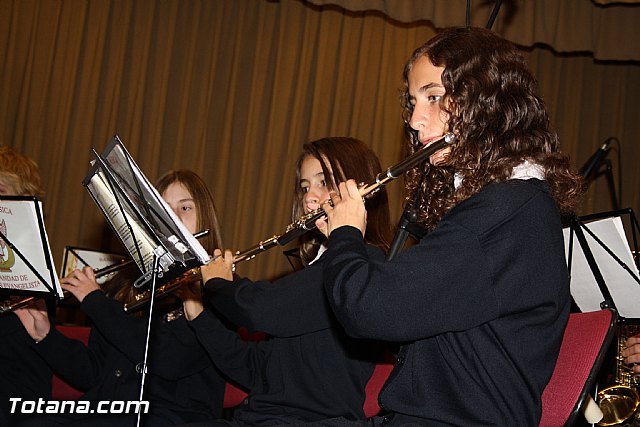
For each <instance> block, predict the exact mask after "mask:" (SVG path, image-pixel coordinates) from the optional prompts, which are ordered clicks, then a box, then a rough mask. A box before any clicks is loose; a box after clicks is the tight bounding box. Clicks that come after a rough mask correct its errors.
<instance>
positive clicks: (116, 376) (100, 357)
mask: <svg viewBox="0 0 640 427" xmlns="http://www.w3.org/2000/svg"><path fill="white" fill-rule="evenodd" d="M81 309H82V310H83V311H84V312H85V313H86V314H87V315H88V316H90V317H91V320H92V321H93V324H94V326H93V327H92V329H91V333H90V336H89V345H88V347H86V346H85V345H84V344H83V343H81V342H79V341H76V340H72V339H69V338H66V337H65V336H63V335H62V334H61V333H59V332H58V331H56V330H55V329H53V328H52V330H51V332H50V333H49V334H48V335H47V337H45V339H43V340H42V341H40V342H39V343H38V344H34V345H35V348H36V350H37V351H38V353H40V355H41V356H42V357H43V358H44V359H45V360H46V361H47V363H49V364H50V365H51V366H52V367H53V369H54V371H55V372H56V373H57V374H58V375H59V376H60V377H62V378H63V379H65V380H66V381H68V382H69V383H70V384H72V385H73V386H74V387H76V388H78V389H80V390H85V391H86V394H85V395H84V396H83V397H82V400H90V401H99V400H138V397H139V392H140V378H141V375H140V373H139V372H140V367H141V363H142V362H143V360H144V345H145V337H146V327H147V318H146V317H144V316H143V317H142V318H135V317H133V316H131V315H128V314H126V313H125V312H124V311H123V309H122V305H121V304H120V303H118V302H116V301H114V300H112V299H110V298H108V297H106V296H105V295H104V293H102V292H100V291H95V292H92V293H90V294H89V295H87V296H86V297H85V299H84V300H83V302H82V305H81ZM152 330H153V333H152V335H151V337H150V343H149V359H148V369H147V378H146V382H145V389H144V394H143V399H145V400H149V401H150V410H151V412H155V413H157V412H159V411H160V412H162V413H166V414H167V417H171V418H172V419H175V421H176V422H180V421H181V422H188V421H198V420H207V419H211V418H216V417H219V416H220V414H221V412H222V400H223V396H224V387H225V383H224V380H223V379H222V378H221V377H220V375H219V374H218V372H217V370H216V369H215V367H214V366H213V364H212V362H211V360H210V359H209V357H208V355H207V354H206V352H205V351H204V349H202V346H200V344H199V342H198V340H197V339H196V337H195V335H194V334H193V332H192V331H191V329H190V328H189V327H188V326H187V324H186V321H185V319H184V318H179V319H177V320H174V321H172V322H168V323H163V321H162V319H161V318H154V319H153V323H152Z"/></svg>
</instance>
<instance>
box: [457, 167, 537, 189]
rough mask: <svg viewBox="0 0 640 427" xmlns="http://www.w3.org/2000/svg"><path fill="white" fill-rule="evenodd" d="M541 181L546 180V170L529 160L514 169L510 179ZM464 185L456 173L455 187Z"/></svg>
mask: <svg viewBox="0 0 640 427" xmlns="http://www.w3.org/2000/svg"><path fill="white" fill-rule="evenodd" d="M532 178H535V179H539V180H544V168H543V167H542V166H540V165H539V164H537V163H531V162H530V161H529V160H525V161H524V162H522V163H520V164H519V165H518V166H515V167H514V168H513V171H512V172H511V176H510V177H509V179H532ZM461 184H462V176H460V174H459V173H457V172H456V173H455V175H454V176H453V185H454V187H455V188H456V189H457V188H458V187H460V185H461Z"/></svg>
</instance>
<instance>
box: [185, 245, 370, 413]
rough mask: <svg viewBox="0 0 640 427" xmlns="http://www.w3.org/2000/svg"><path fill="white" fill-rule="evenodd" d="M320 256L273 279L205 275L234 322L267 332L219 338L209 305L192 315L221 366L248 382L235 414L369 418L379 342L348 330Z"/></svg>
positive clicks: (215, 300)
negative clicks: (248, 338) (328, 289)
mask: <svg viewBox="0 0 640 427" xmlns="http://www.w3.org/2000/svg"><path fill="white" fill-rule="evenodd" d="M371 251H372V256H377V257H380V258H382V257H383V254H382V253H381V252H379V251H376V250H375V249H373V248H372V249H371ZM374 251H375V252H376V254H375V255H374V254H373V252H374ZM321 263H322V258H321V259H320V260H319V261H317V262H316V263H314V264H313V265H311V266H309V267H307V268H305V269H303V270H301V271H298V272H296V273H293V274H291V275H288V276H286V277H284V278H282V279H279V280H276V281H274V282H266V281H261V282H252V281H250V280H248V279H240V280H236V281H234V282H228V281H226V280H222V279H212V280H209V281H208V282H207V284H206V288H207V295H208V298H209V301H210V302H211V304H212V305H213V307H214V308H215V309H217V310H218V311H219V312H221V313H222V314H223V315H224V316H225V317H226V318H227V319H228V320H230V321H231V322H233V323H234V324H237V325H239V326H245V327H247V328H249V329H250V330H254V331H262V332H265V333H267V334H268V335H269V338H268V339H267V340H266V341H264V342H259V343H248V344H247V343H239V344H237V345H235V346H233V345H229V344H225V345H221V342H222V341H221V340H222V339H223V338H221V337H220V336H219V335H220V334H219V332H222V333H223V334H224V330H222V329H221V328H220V327H217V328H213V327H212V326H213V324H214V323H215V322H217V321H216V320H215V318H214V317H213V316H212V315H210V314H209V313H207V312H205V313H204V315H201V316H199V317H198V318H197V319H195V321H193V322H191V323H192V325H193V327H194V328H195V330H196V333H197V335H198V337H199V338H200V339H201V341H202V342H203V344H204V346H205V347H206V348H207V349H209V351H210V353H211V354H212V358H213V360H214V362H215V363H216V364H218V366H219V368H220V369H221V370H222V371H223V372H225V373H227V374H228V375H229V376H230V377H231V378H233V379H235V380H236V381H238V382H239V383H240V384H241V385H244V386H245V387H247V388H248V389H250V390H251V391H250V394H249V397H248V399H247V400H246V401H245V403H244V404H243V405H242V406H241V407H240V408H239V409H238V410H236V412H235V414H234V419H235V421H237V422H239V423H244V424H249V425H276V424H289V423H296V422H302V421H318V420H322V419H326V418H333V417H345V418H346V419H349V420H363V419H364V412H363V408H362V406H363V403H364V399H365V390H364V389H365V385H366V383H367V381H368V379H369V378H370V377H371V374H372V372H373V369H374V367H375V361H376V356H377V354H378V353H380V345H379V344H376V343H373V342H371V341H368V340H359V339H353V338H350V337H348V336H347V335H346V334H345V332H344V330H343V328H342V327H341V326H340V325H339V324H338V323H337V322H336V319H335V317H334V315H333V312H332V311H331V308H330V306H329V304H328V302H327V299H326V295H325V293H324V289H323V286H322V278H321V272H322V267H321ZM216 331H218V332H216ZM230 338H231V340H235V339H237V338H234V337H230ZM232 348H233V349H234V350H233V351H235V353H233V356H231V355H230V354H229V352H231V351H232V350H231V349H232Z"/></svg>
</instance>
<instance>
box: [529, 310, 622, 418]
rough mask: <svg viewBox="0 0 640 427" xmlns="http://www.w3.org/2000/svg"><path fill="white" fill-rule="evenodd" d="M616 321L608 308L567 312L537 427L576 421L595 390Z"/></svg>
mask: <svg viewBox="0 0 640 427" xmlns="http://www.w3.org/2000/svg"><path fill="white" fill-rule="evenodd" d="M616 321H617V313H616V312H615V311H614V310H609V309H606V310H600V311H594V312H590V313H572V314H570V315H569V322H568V323H567V327H566V329H565V331H564V337H563V338H562V345H561V347H560V354H559V355H558V360H557V362H556V367H555V369H554V371H553V374H552V375H551V379H550V380H549V383H548V384H547V386H546V387H545V389H544V392H543V393H542V418H541V419H540V427H562V426H570V425H572V424H573V423H574V422H575V420H576V417H577V415H578V413H579V412H580V411H581V409H582V407H583V405H584V404H585V403H586V400H587V397H588V395H589V392H590V391H591V390H593V389H594V386H595V384H596V379H597V375H598V371H599V370H600V367H601V366H602V362H603V360H604V357H605V354H606V352H607V349H608V348H609V345H610V344H611V341H612V340H613V337H614V335H615V326H616Z"/></svg>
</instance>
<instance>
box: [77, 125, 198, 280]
mask: <svg viewBox="0 0 640 427" xmlns="http://www.w3.org/2000/svg"><path fill="white" fill-rule="evenodd" d="M93 153H94V156H95V160H94V162H93V165H92V166H91V169H90V171H89V173H88V175H87V176H86V177H85V179H84V181H83V185H84V186H85V187H86V188H87V190H88V191H89V193H90V194H91V196H92V197H93V199H94V201H95V202H96V204H97V205H98V207H99V208H100V209H101V211H102V213H103V214H104V216H105V218H106V219H107V221H108V222H109V224H110V225H111V227H112V228H113V230H114V231H115V233H116V235H117V236H118V238H119V239H120V241H121V242H122V243H123V245H124V246H125V248H126V250H127V252H128V253H129V254H130V255H131V258H132V259H133V260H134V261H135V262H136V264H137V265H138V267H139V268H140V271H141V272H142V273H143V274H145V275H148V274H150V273H151V272H152V270H153V260H154V257H157V258H158V261H159V271H158V272H157V273H158V275H157V277H158V279H161V280H160V282H165V281H167V280H170V279H171V278H175V277H177V276H179V275H181V274H182V273H184V272H185V271H187V270H189V269H191V268H194V267H197V266H200V265H203V264H206V263H207V262H209V255H208V254H207V252H206V251H205V250H204V248H203V247H202V245H200V243H199V242H198V241H197V240H196V239H195V237H193V235H192V234H191V233H190V232H189V231H188V230H187V228H186V227H185V226H184V225H183V224H182V222H181V221H180V220H179V219H178V217H177V216H176V215H175V213H174V212H173V210H172V209H171V208H170V207H169V206H168V205H167V203H166V202H165V201H164V200H163V199H162V197H161V196H160V194H159V193H158V191H157V190H156V189H155V188H154V187H153V186H152V185H151V184H150V183H149V181H148V180H147V178H146V177H145V176H144V174H143V173H142V171H141V170H140V168H139V167H138V166H137V165H136V163H135V161H134V160H133V158H132V157H131V155H130V154H129V153H128V152H127V150H126V148H125V147H124V145H123V144H122V141H120V139H119V138H118V137H117V136H115V137H114V138H113V139H112V140H111V142H110V143H109V145H108V146H107V148H106V149H105V150H104V152H103V153H102V154H98V153H97V152H96V151H95V150H94V151H93ZM158 284H159V283H158Z"/></svg>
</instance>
